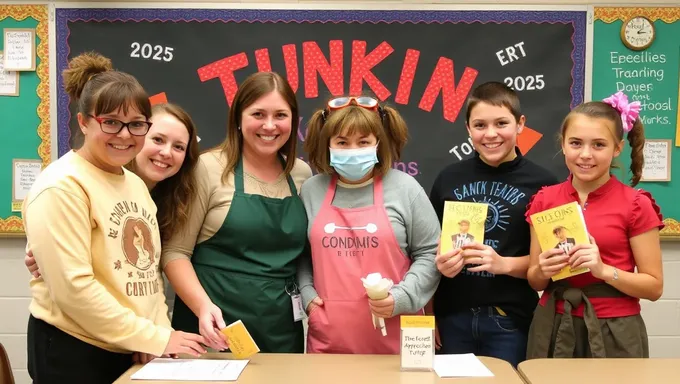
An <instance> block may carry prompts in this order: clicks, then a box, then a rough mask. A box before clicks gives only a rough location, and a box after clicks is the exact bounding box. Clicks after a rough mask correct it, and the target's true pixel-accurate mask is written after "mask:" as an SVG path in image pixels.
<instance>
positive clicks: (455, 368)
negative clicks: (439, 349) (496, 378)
mask: <svg viewBox="0 0 680 384" xmlns="http://www.w3.org/2000/svg"><path fill="white" fill-rule="evenodd" d="M434 371H435V372H436V373H437V376H439V377H492V376H493V372H491V370H489V368H487V367H486V365H484V363H482V362H481V361H480V360H479V358H478V357H477V356H475V355H474V354H472V353H464V354H460V355H437V356H435V358H434Z"/></svg>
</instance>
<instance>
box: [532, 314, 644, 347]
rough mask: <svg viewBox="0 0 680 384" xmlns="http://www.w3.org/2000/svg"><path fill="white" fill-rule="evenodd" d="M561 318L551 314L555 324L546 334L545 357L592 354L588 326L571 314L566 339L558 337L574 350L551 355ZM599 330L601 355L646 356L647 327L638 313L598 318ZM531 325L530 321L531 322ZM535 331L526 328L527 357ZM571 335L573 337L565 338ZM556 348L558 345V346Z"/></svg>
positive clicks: (533, 341)
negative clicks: (602, 347) (603, 352)
mask: <svg viewBox="0 0 680 384" xmlns="http://www.w3.org/2000/svg"><path fill="white" fill-rule="evenodd" d="M561 322H562V314H560V313H557V314H555V324H554V326H553V330H552V335H551V338H550V349H549V350H548V355H547V356H546V357H549V358H552V357H561V358H565V357H574V358H582V357H593V353H592V351H591V348H590V343H589V340H588V328H587V327H586V322H585V321H584V320H583V318H582V317H577V316H574V318H573V324H574V333H573V334H570V333H567V334H566V338H567V340H565V339H564V336H563V339H562V340H561V342H562V343H566V344H571V343H573V345H574V352H573V354H572V355H571V356H554V352H555V341H556V339H557V331H558V329H559V327H560V323H561ZM598 322H599V324H600V330H601V332H602V342H603V344H604V351H605V357H607V358H617V357H621V358H642V357H644V358H647V357H649V343H648V339H647V328H646V326H645V322H644V320H643V319H642V316H640V315H635V316H626V317H613V318H609V319H598ZM532 327H533V323H532ZM535 337H536V333H534V332H533V329H530V330H529V340H528V344H527V358H531V357H530V356H531V355H534V354H535V351H533V349H534V348H535V346H536V343H535ZM568 338H573V340H568ZM559 349H560V348H558V350H559Z"/></svg>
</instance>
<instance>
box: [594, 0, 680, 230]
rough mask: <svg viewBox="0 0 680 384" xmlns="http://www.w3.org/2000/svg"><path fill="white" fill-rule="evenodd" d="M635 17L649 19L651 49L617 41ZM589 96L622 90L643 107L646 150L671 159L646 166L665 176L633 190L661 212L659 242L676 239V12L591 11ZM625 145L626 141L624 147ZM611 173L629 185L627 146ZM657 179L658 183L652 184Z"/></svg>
mask: <svg viewBox="0 0 680 384" xmlns="http://www.w3.org/2000/svg"><path fill="white" fill-rule="evenodd" d="M634 16H645V17H647V18H649V19H650V20H651V21H652V22H653V24H654V29H655V32H656V38H655V40H654V41H653V42H652V45H651V46H650V47H648V48H647V49H645V50H642V51H634V50H630V49H628V48H627V47H626V46H625V45H624V44H623V42H622V40H621V28H622V25H623V23H624V21H625V20H628V19H629V18H631V17H634ZM594 20H595V21H594V30H593V34H594V38H593V40H594V45H593V76H592V79H593V83H592V97H593V99H594V100H601V99H603V98H605V97H608V96H610V95H611V94H613V93H615V92H616V91H619V90H621V91H624V92H625V93H626V94H627V95H628V96H629V99H630V101H633V100H639V101H640V103H641V104H642V109H641V111H640V118H641V119H642V122H643V124H644V127H645V137H646V138H647V139H648V143H647V144H648V145H650V148H658V153H661V152H662V151H663V153H664V154H665V153H668V154H669V155H670V157H668V156H664V157H661V158H657V156H656V155H654V156H650V157H649V158H646V160H645V161H648V162H650V164H651V163H652V162H654V161H656V162H659V163H660V164H659V165H660V166H661V167H663V163H666V164H665V166H666V167H670V170H669V172H667V173H668V177H664V176H660V177H659V179H658V180H659V181H642V182H640V183H639V184H638V186H637V188H642V189H645V190H647V191H649V192H650V193H651V194H652V196H653V197H654V199H655V200H656V202H657V204H658V205H659V206H660V207H661V213H662V214H663V216H664V223H665V224H666V227H665V228H664V229H663V230H662V231H661V235H662V238H667V239H680V223H679V222H678V221H679V220H680V204H678V192H679V191H680V134H679V133H680V125H679V123H680V119H679V118H678V113H680V112H679V111H680V108H679V107H680V106H679V105H678V100H679V92H680V84H679V81H680V79H679V77H680V76H679V73H680V8H671V7H667V8H664V7H654V8H598V7H596V8H595V9H594ZM626 143H627V142H626ZM619 162H620V167H619V168H618V169H616V170H615V171H614V172H615V174H616V175H617V177H619V178H620V179H621V180H622V181H626V182H627V181H628V180H630V171H629V167H630V147H628V145H626V148H625V150H624V152H623V153H622V155H621V156H620V160H619ZM655 180H657V179H655Z"/></svg>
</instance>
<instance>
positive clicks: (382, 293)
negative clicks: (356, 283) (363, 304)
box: [361, 273, 393, 336]
mask: <svg viewBox="0 0 680 384" xmlns="http://www.w3.org/2000/svg"><path fill="white" fill-rule="evenodd" d="M361 281H362V282H363V283H364V288H366V294H368V297H370V298H371V299H372V300H382V299H385V298H386V297H387V295H389V293H390V288H392V285H393V283H392V280H390V279H387V278H384V277H382V275H380V273H369V274H368V275H367V276H366V277H362V278H361ZM371 315H372V317H373V328H376V327H378V326H379V327H380V332H381V333H382V335H383V336H387V328H386V327H385V319H383V318H382V317H378V316H376V315H374V314H371ZM376 322H377V323H378V324H376Z"/></svg>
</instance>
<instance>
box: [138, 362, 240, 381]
mask: <svg viewBox="0 0 680 384" xmlns="http://www.w3.org/2000/svg"><path fill="white" fill-rule="evenodd" d="M248 361H249V360H209V359H164V358H161V359H153V360H151V362H150V363H147V364H146V365H144V366H143V367H142V369H140V370H139V371H137V372H135V373H134V374H132V376H131V377H130V378H131V379H132V380H167V381H236V380H238V377H239V376H240V375H241V372H243V369H244V368H245V367H246V365H247V364H248Z"/></svg>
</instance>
